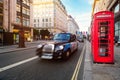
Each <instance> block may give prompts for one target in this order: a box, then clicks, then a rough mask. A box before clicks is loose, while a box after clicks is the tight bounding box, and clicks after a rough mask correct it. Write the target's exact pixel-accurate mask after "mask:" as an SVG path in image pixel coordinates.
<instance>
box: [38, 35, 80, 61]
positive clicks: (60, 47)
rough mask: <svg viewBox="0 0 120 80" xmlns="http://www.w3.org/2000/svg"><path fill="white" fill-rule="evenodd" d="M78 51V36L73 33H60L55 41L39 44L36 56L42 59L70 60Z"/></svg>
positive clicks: (54, 38) (55, 36)
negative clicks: (72, 54)
mask: <svg viewBox="0 0 120 80" xmlns="http://www.w3.org/2000/svg"><path fill="white" fill-rule="evenodd" d="M77 49H78V41H77V40H76V36H75V35H73V34H71V33H58V34H56V35H54V37H53V40H52V41H49V42H45V43H42V44H39V45H38V46H37V50H36V55H38V56H39V57H40V58H41V59H68V58H69V56H70V55H71V53H73V52H74V51H76V50H77Z"/></svg>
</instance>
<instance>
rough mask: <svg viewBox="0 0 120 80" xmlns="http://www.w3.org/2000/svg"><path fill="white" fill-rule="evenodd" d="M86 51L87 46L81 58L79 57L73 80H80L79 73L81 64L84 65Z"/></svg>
mask: <svg viewBox="0 0 120 80" xmlns="http://www.w3.org/2000/svg"><path fill="white" fill-rule="evenodd" d="M84 50H85V45H84V47H83V49H82V52H81V56H80V57H79V60H78V62H77V65H76V68H75V71H74V73H73V76H72V78H71V80H77V78H78V73H79V70H80V66H81V63H82V60H83V55H84Z"/></svg>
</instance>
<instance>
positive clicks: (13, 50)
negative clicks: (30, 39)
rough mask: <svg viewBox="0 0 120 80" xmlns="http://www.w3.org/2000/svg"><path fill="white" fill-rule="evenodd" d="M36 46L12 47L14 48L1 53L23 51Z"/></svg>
mask: <svg viewBox="0 0 120 80" xmlns="http://www.w3.org/2000/svg"><path fill="white" fill-rule="evenodd" d="M35 47H36V46H33V47H28V48H20V49H12V50H7V51H3V52H0V54H4V53H9V52H15V51H21V50H27V49H31V48H35Z"/></svg>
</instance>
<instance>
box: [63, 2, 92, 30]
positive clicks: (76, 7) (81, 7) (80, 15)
mask: <svg viewBox="0 0 120 80" xmlns="http://www.w3.org/2000/svg"><path fill="white" fill-rule="evenodd" d="M61 1H62V3H63V4H64V6H65V7H66V10H67V13H68V14H69V15H71V16H72V17H73V18H74V19H75V21H76V22H77V23H78V25H79V27H80V31H88V27H89V26H90V21H91V12H92V4H93V0H61Z"/></svg>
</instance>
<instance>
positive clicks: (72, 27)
mask: <svg viewBox="0 0 120 80" xmlns="http://www.w3.org/2000/svg"><path fill="white" fill-rule="evenodd" d="M67 20H68V32H70V33H73V34H76V33H77V32H79V26H78V24H77V23H76V21H75V20H74V19H73V18H72V16H70V15H69V16H68V18H67Z"/></svg>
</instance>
